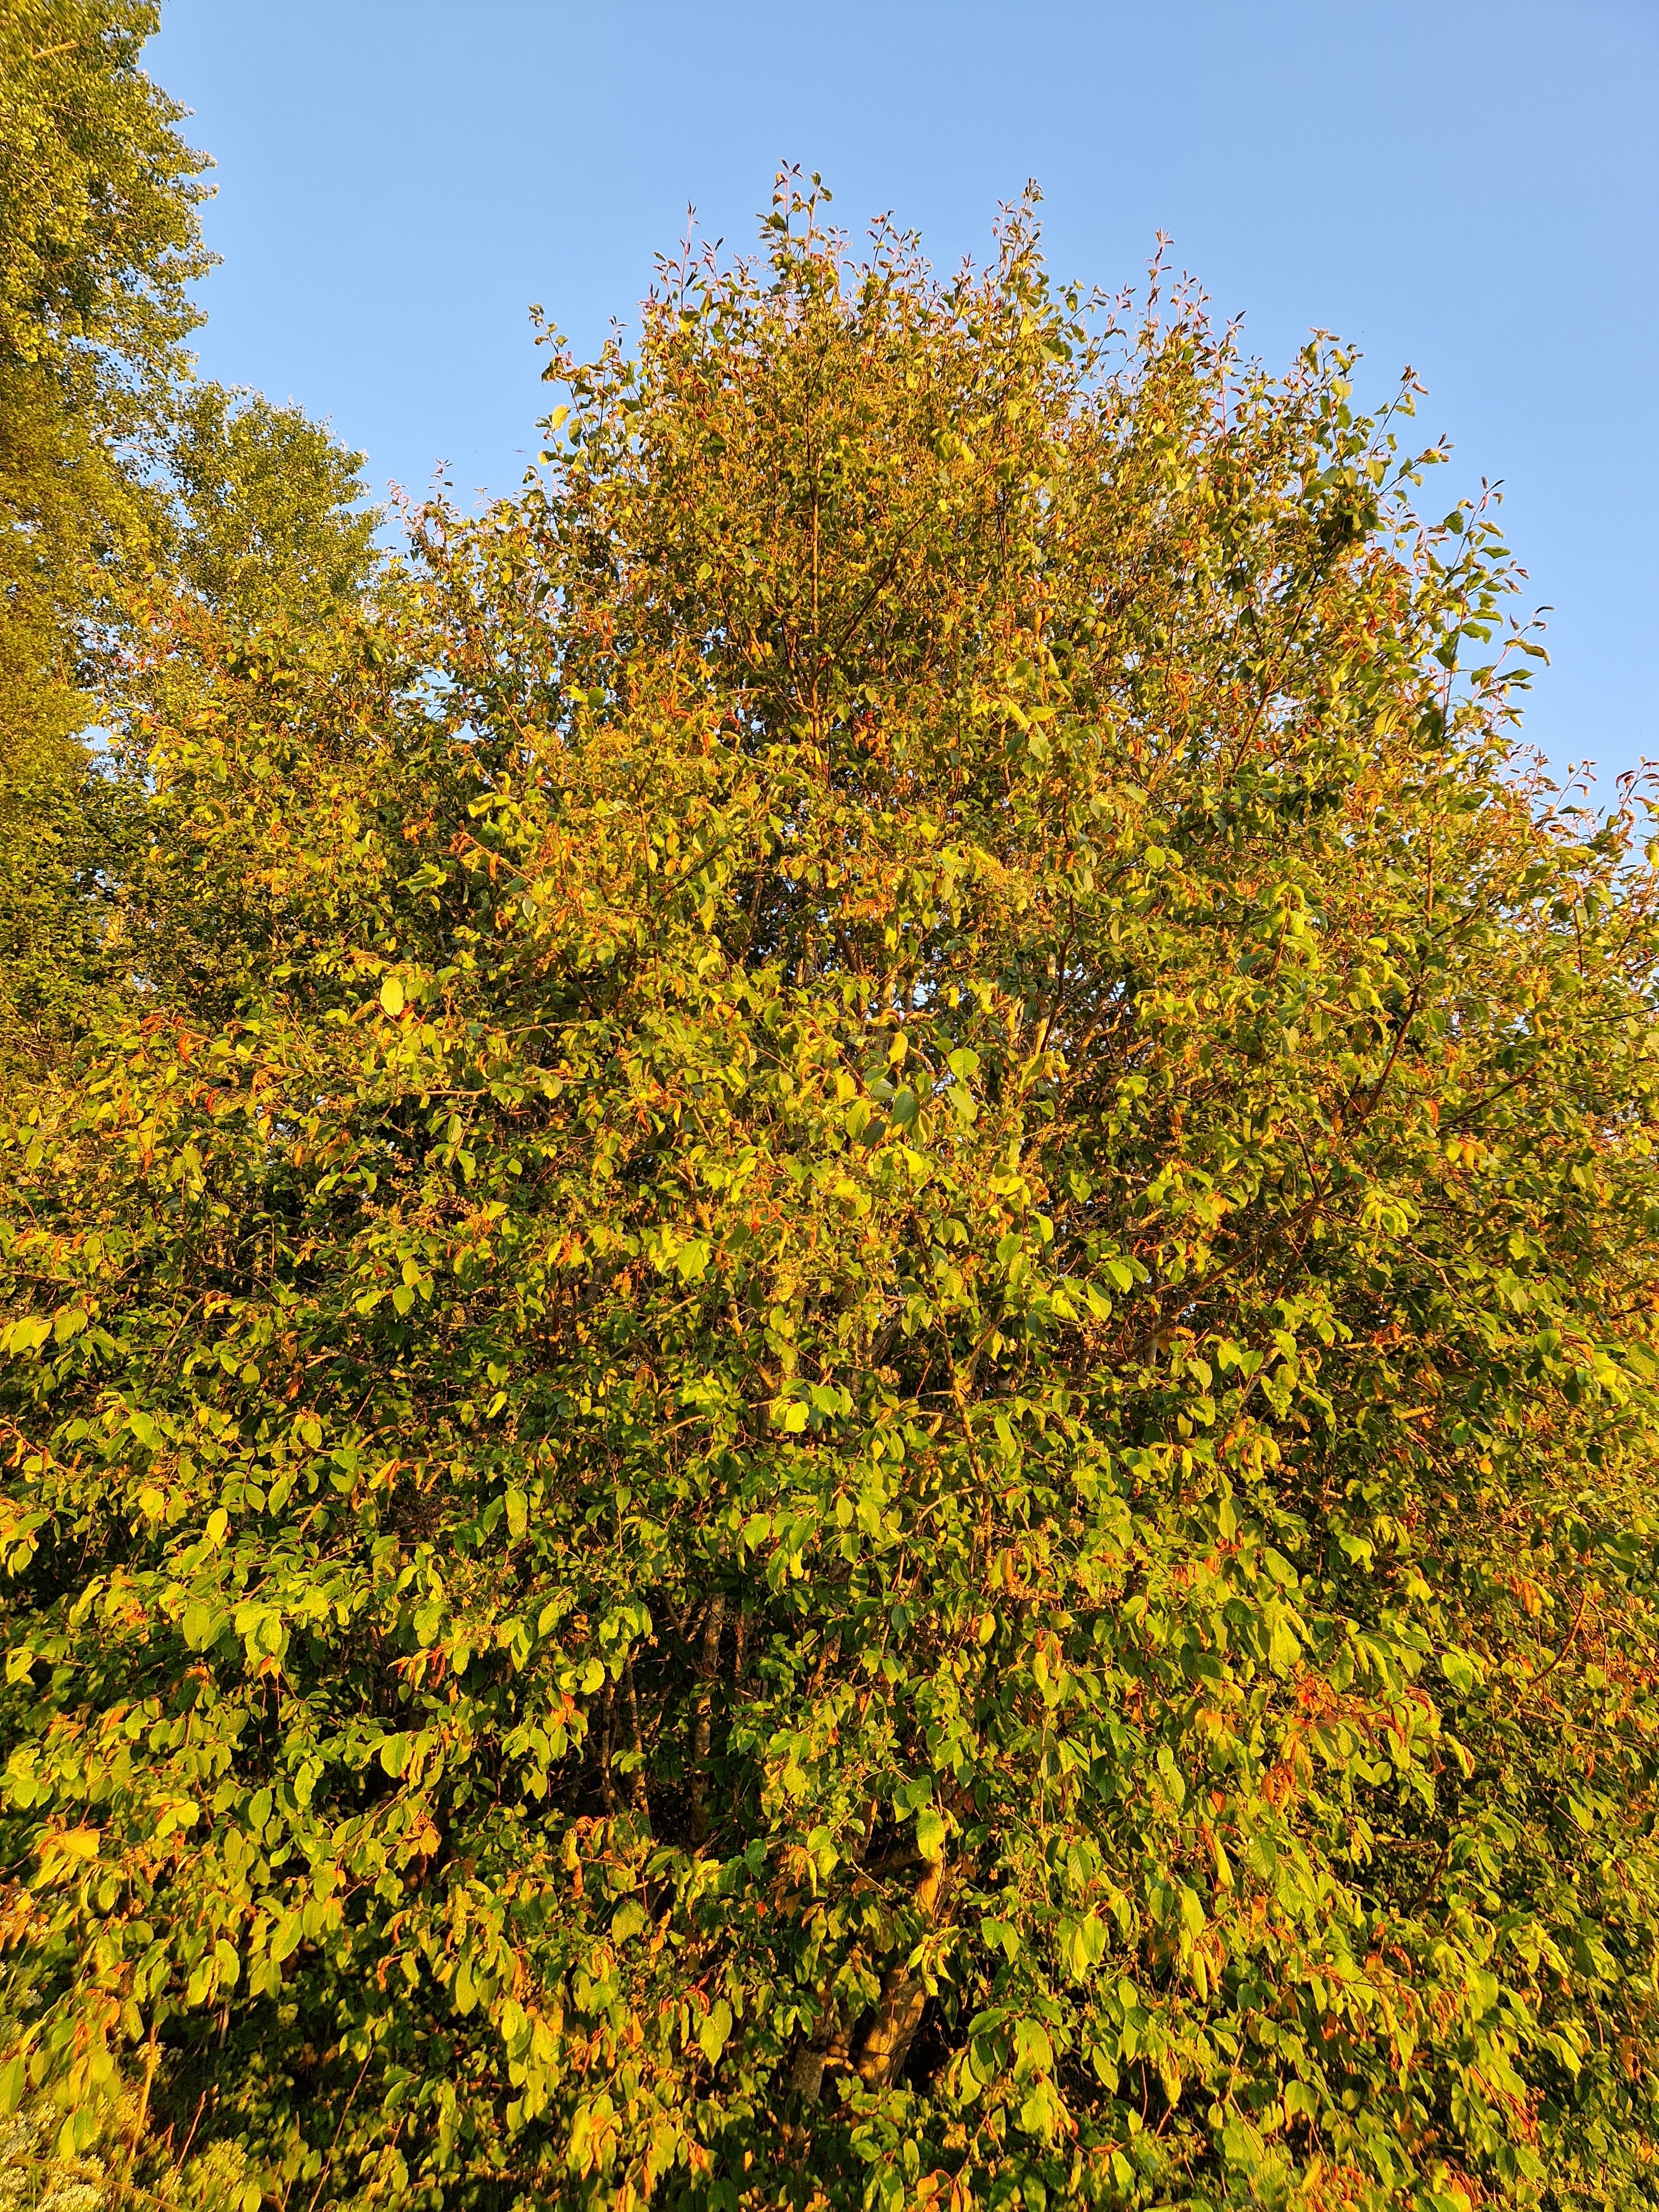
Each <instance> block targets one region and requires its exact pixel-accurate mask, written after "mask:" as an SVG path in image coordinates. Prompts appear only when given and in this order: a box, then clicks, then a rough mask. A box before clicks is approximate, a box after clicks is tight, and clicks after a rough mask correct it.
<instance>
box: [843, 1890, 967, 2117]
mask: <svg viewBox="0 0 1659 2212" xmlns="http://www.w3.org/2000/svg"><path fill="white" fill-rule="evenodd" d="M944 1887H945V1862H944V1860H943V1859H933V1860H930V1861H929V1863H928V1866H927V1872H926V1873H925V1874H924V1875H922V1877H921V1881H919V1882H918V1883H917V1885H916V1900H915V1901H916V1904H917V1905H918V1906H919V1907H920V1908H921V1916H922V1918H923V1920H924V1921H925V1922H926V1923H927V1925H928V1926H930V1927H931V1926H932V1924H933V1922H934V1920H935V1919H937V1917H938V1916H939V1896H940V1893H941V1891H942V1890H943V1888H944ZM926 2009H927V1984H926V1983H925V1982H924V1980H923V1979H922V1978H921V1975H920V1974H918V1973H913V1972H911V1970H910V1968H909V1967H908V1966H891V1967H890V1968H889V1969H888V1971H887V1973H886V1974H885V1976H884V1978H883V1980H882V1984H881V1996H880V1997H879V1999H878V2002H877V2005H876V2016H875V2019H874V2020H873V2021H872V2023H871V2025H870V2027H869V2030H868V2032H867V2033H866V2035H865V2039H864V2042H863V2044H862V2045H861V2046H860V2051H859V2056H858V2076H859V2079H860V2081H862V2082H863V2084H864V2086H865V2087H866V2089H884V2088H887V2087H890V2085H891V2084H892V2083H893V2082H894V2081H896V2080H897V2079H898V2076H899V2074H900V2072H901V2071H902V2068H903V2065H904V2062H905V2060H906V2059H907V2058H908V2057H909V2055H910V2045H911V2044H912V2043H913V2042H914V2041H915V2033H916V2030H917V2028H919V2027H921V2015H922V2014H923V2012H924V2011H925V2010H926Z"/></svg>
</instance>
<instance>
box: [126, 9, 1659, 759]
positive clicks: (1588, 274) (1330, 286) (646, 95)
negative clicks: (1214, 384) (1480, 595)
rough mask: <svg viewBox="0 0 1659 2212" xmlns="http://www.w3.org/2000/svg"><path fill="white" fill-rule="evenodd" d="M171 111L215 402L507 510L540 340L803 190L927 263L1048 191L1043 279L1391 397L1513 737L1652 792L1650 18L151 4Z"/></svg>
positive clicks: (1657, 556) (1657, 570)
mask: <svg viewBox="0 0 1659 2212" xmlns="http://www.w3.org/2000/svg"><path fill="white" fill-rule="evenodd" d="M163 12H164V27H163V30H162V33H161V38H160V39H159V40H157V41H156V42H155V45H154V46H152V48H151V49H150V52H149V67H150V69H151V72H152V74H153V75H154V76H156V77H157V78H158V80H159V81H160V82H161V83H163V84H165V85H166V86H167V88H168V89H169V90H170V91H172V92H173V94H175V95H176V96H177V97H179V99H181V100H185V102H186V103H187V104H188V105H189V106H191V108H192V109H193V110H194V111H195V116H194V119H193V121H192V123H191V125H190V126H189V129H190V131H191V135H192V136H193V137H194V139H195V141H196V143H198V144H200V145H202V146H204V147H205V148H206V149H208V150H209V151H210V152H211V153H212V154H213V155H215V156H216V160H217V162H218V168H217V172H216V184H217V187H218V196H217V197H216V200H215V201H214V202H213V204H211V206H210V208H209V210H208V211H207V232H208V237H209V240H210V244H211V245H212V246H214V247H215V249H216V251H217V252H219V253H221V254H222V256H223V266H222V268H221V269H219V270H217V271H216V273H215V274H214V276H212V277H211V278H210V280H209V282H208V283H207V285H206V286H205V288H204V295H203V303H204V306H205V307H207V309H208V311H209V314H210V320H209V323H208V325H207V328H206V329H205V330H204V331H203V333H202V334H201V337H200V339H199V340H198V346H199V350H200V353H201V356H202V360H203V364H204V368H206V369H207V370H208V371H209V372H210V374H214V375H216V376H219V377H222V378H224V379H225V380H228V381H231V382H235V383H243V384H250V385H253V386H258V387H259V388H260V389H262V390H264V391H265V392H268V393H269V394H270V396H271V397H272V398H277V399H286V398H295V399H297V400H299V401H300V402H301V404H303V405H305V406H306V407H307V408H308V409H310V410H312V411H313V412H315V413H317V414H320V415H327V416H331V419H332V422H333V424H334V427H335V428H336V430H337V432H338V433H339V435H342V436H343V437H344V438H345V439H347V440H348V441H349V442H350V443H351V444H353V445H355V446H361V447H364V448H365V449H366V450H367V452H368V457H369V472H370V477H371V480H372V481H373V482H374V483H375V484H377V485H380V484H383V483H385V482H386V480H387V479H389V478H390V479H395V480H397V481H398V482H400V483H404V484H405V485H407V486H409V487H410V488H411V489H420V488H421V487H422V486H423V485H424V484H425V483H426V482H427V481H428V477H430V475H431V472H432V470H433V466H434V465H435V462H436V461H437V460H439V459H444V460H446V461H447V462H449V463H450V464H451V465H452V473H453V479H454V483H455V487H456V490H457V492H458V493H469V492H471V490H472V489H474V488H485V487H487V488H489V489H506V488H507V487H508V486H510V485H511V484H512V483H513V482H514V481H515V480H516V478H517V477H518V475H519V472H520V469H521V468H522V465H523V463H524V460H525V459H526V457H528V456H531V455H533V453H534V449H535V446H536V443H537V440H536V435H535V429H534V423H535V419H536V416H537V414H538V412H539V411H540V410H541V409H542V408H543V406H544V391H543V387H542V386H540V385H539V383H538V368H539V360H538V356H537V354H536V352H535V350H534V349H533V347H532V343H531V339H530V334H529V329H528V324H527V320H526V307H527V306H528V304H529V303H530V302H531V301H540V302H542V303H543V304H544V306H545V307H546V308H547V310H548V313H550V316H551V317H552V318H553V319H555V320H556V322H557V323H558V324H559V325H561V326H562V328H563V329H564V330H565V331H568V333H569V334H570V335H571V336H572V337H574V339H575V340H576V341H577V342H578V343H584V344H587V345H594V344H597V343H598V341H599V338H600V337H602V336H603V334H604V331H605V328H606V326H607V325H608V323H609V321H610V319H611V318H612V317H613V316H615V317H617V318H619V319H622V320H623V322H624V323H627V322H628V321H629V319H630V318H631V315H632V311H633V307H634V303H635V301H636V300H637V299H638V297H639V295H640V294H641V292H642V291H643V290H644V289H646V287H647V283H649V280H650V274H651V263H652V256H653V253H654V252H656V251H657V250H658V249H659V248H664V247H670V246H672V245H673V244H674V243H675V241H676V240H678V237H679V236H680V234H681V233H682V230H683V228H684V216H685V209H686V206H687V204H688V202H690V203H693V204H695V205H696V209H697V210H698V216H699V220H700V222H701V224H702V228H704V229H705V230H706V231H707V232H708V234H711V235H714V236H719V235H722V234H723V235H724V236H725V237H726V238H727V239H728V240H731V241H732V243H733V244H735V245H742V246H748V245H749V244H750V242H752V240H753V235H754V228H755V215H756V211H757V210H759V209H761V208H762V207H763V206H764V205H765V204H766V202H767V200H768V197H769V188H770V182H771V178H772V175H773V173H774V171H775V167H776V166H777V164H778V162H779V161H780V160H781V159H782V158H786V157H787V158H788V159H791V160H795V161H801V162H802V163H804V164H805V166H806V167H808V168H817V169H819V170H821V171H822V172H823V175H824V177H825V179H826V181H827V182H828V183H829V185H831V187H832V188H833V190H834V191H835V195H836V210H835V211H836V214H837V215H838V216H840V217H841V219H842V221H843V222H845V223H847V224H848V226H849V227H850V228H854V230H857V229H860V228H862V227H863V224H864V222H866V220H867V218H868V217H869V216H872V215H873V214H875V213H877V212H878V211H881V210H887V209H890V210H893V212H894V213H895V215H896V216H897V217H898V218H899V219H900V220H901V221H902V222H906V223H908V224H910V225H913V226H915V227H916V228H920V229H921V232H922V234H923V238H924V242H925V244H926V245H927V247H928V249H929V251H930V252H931V253H932V254H933V258H934V259H935V260H936V262H938V263H939V264H940V265H941V266H946V265H950V264H954V263H955V262H956V261H957V259H958V258H960V257H961V255H962V254H963V253H964V252H974V253H982V252H984V250H985V249H986V246H987V243H988V239H989V233H990V226H991V222H992V220H993V217H994V213H995V210H996V207H997V204H998V203H999V202H1000V201H1004V200H1007V199H1011V198H1012V197H1016V196H1017V195H1018V192H1019V191H1020V190H1021V189H1022V187H1023V186H1024V183H1025V181H1026V179H1028V178H1033V177H1034V178H1036V179H1037V181H1038V183H1039V184H1040V185H1041V186H1042V191H1043V194H1044V220H1045V229H1046V235H1047V240H1048V251H1049V258H1050V260H1051V262H1052V264H1053V265H1054V269H1055V270H1056V273H1058V274H1059V275H1061V276H1078V277H1080V278H1082V279H1083V280H1085V282H1087V283H1096V282H1098V283H1103V284H1106V285H1108V286H1110V287H1112V288H1115V287H1116V286H1117V285H1119V284H1121V283H1123V282H1125V281H1127V280H1128V279H1130V278H1132V277H1133V276H1135V274H1136V273H1137V271H1138V270H1140V269H1141V268H1142V266H1143V265H1144V264H1145V262H1146V258H1147V257H1148V255H1149V254H1150V252H1151V251H1152V245H1153V241H1154V237H1155V234H1157V233H1158V231H1159V230H1164V231H1165V232H1168V233H1169V234H1170V235H1171V236H1172V238H1173V240H1174V255H1175V258H1176V261H1177V262H1178V263H1179V264H1181V265H1182V266H1183V267H1185V268H1188V269H1189V270H1192V271H1193V273H1194V275H1195V276H1198V277H1199V278H1200V281H1201V282H1202V283H1204V284H1205V286H1206V289H1208V290H1209V292H1210V293H1211V295H1212V299H1213V301H1214V304H1215V307H1216V308H1217V310H1218V312H1219V313H1224V314H1232V313H1237V312H1240V311H1242V312H1243V313H1244V315H1245V317H1246V331H1247V336H1248V340H1249V344H1250V346H1251V348H1252V349H1253V350H1255V351H1256V352H1258V353H1260V354H1261V356H1263V358H1264V359H1266V360H1267V362H1269V363H1282V362H1284V361H1285V360H1286V359H1287V358H1288V356H1290V354H1291V352H1292V351H1293V349H1295V347H1296V346H1297V343H1299V342H1300V341H1301V339H1302V338H1303V337H1304V335H1305V333H1306V332H1307V331H1308V330H1309V329H1310V327H1315V326H1317V327H1321V328H1324V329H1328V330H1332V331H1337V332H1339V333H1340V334H1341V335H1343V336H1345V337H1349V338H1352V339H1353V340H1354V341H1356V342H1357V343H1359V344H1360V345H1362V346H1363V347H1364V349H1365V354H1366V356H1367V359H1366V365H1365V368H1364V370H1362V373H1361V374H1362V384H1361V390H1362V392H1364V391H1369V392H1370V393H1371V394H1372V395H1373V396H1376V397H1380V396H1381V395H1382V394H1383V393H1384V392H1386V391H1387V390H1388V389H1389V388H1390V387H1391V386H1392V385H1393V382H1394V380H1395V376H1396V374H1397V373H1398V371H1399V370H1400V368H1401V367H1402V366H1403V365H1404V364H1406V363H1407V362H1409V363H1410V364H1411V365H1412V366H1413V368H1415V369H1416V370H1417V371H1418V372H1419V374H1420V375H1421V376H1422V377H1423V378H1424V379H1425V381H1426V382H1427V384H1428V386H1429V397H1428V399H1427V401H1426V403H1425V404H1424V406H1423V408H1422V410H1421V411H1420V414H1419V427H1420V428H1422V429H1423V430H1424V431H1425V433H1435V434H1437V433H1439V432H1440V431H1445V432H1446V433H1448V434H1449V435H1450V436H1451V438H1452V439H1453V440H1454V441H1455V445H1456V447H1457V452H1456V454H1455V459H1454V462H1453V465H1452V466H1451V468H1450V469H1449V470H1443V471H1437V474H1436V476H1435V477H1433V478H1432V479H1431V483H1432V486H1433V493H1432V495H1433V498H1434V501H1435V503H1436V504H1437V506H1438V505H1440V504H1441V503H1442V502H1444V503H1445V504H1447V505H1449V504H1450V503H1451V500H1452V497H1453V496H1454V495H1455V493H1457V492H1460V491H1467V490H1470V489H1474V487H1476V486H1477V485H1478V483H1479V482H1480V478H1481V477H1483V476H1485V477H1494V478H1496V477H1501V478H1502V479H1503V480H1504V484H1505V487H1506V497H1507V506H1506V509H1505V516H1506V520H1507V524H1508V527H1509V531H1510V539H1511V543H1512V544H1514V545H1515V547H1516V550H1517V552H1518V553H1519V554H1520V556H1521V557H1522V560H1523V561H1524V562H1525V563H1526V565H1527V567H1528V569H1529V571H1530V584H1529V586H1528V597H1529V599H1531V600H1532V601H1533V602H1544V601H1547V602H1550V603H1552V604H1553V607H1554V609H1555V612H1554V613H1553V616H1552V617H1550V629H1549V633H1548V639H1547V641H1548V643H1549V645H1550V647H1551V650H1552V653H1553V657H1554V665H1553V667H1552V668H1551V669H1549V670H1548V671H1545V672H1544V674H1543V675H1542V676H1541V678H1540V679H1539V681H1538V685H1537V690H1536V692H1535V695H1534V707H1533V709H1532V712H1531V714H1530V715H1529V717H1528V727H1529V730H1530V732H1531V734H1532V737H1533V738H1534V742H1536V743H1537V744H1541V746H1542V747H1543V748H1544V749H1545V750H1546V751H1547V753H1548V754H1549V756H1550V757H1551V759H1552V760H1553V762H1554V763H1557V764H1558V766H1563V765H1565V763H1567V762H1569V761H1582V760H1584V759H1591V758H1593V759H1595V761H1596V762H1597V763H1599V764H1600V768H1601V774H1602V776H1603V778H1604V779H1605V778H1606V777H1607V776H1608V775H1611V774H1613V773H1614V772H1616V771H1617V770H1619V769H1623V768H1625V767H1627V766H1630V765H1633V764H1634V763H1636V762H1637V761H1638V759H1639V758H1640V757H1644V756H1646V755H1659V685H1656V681H1655V677H1654V673H1653V668H1652V664H1653V661H1654V659H1655V648H1656V645H1659V618H1656V611H1659V457H1656V438H1655V434H1654V417H1655V414H1656V402H1659V366H1656V361H1659V356H1656V341H1659V306H1656V279H1659V0H1371V4H1370V5H1367V6H1359V5H1351V4H1348V0H1092V4H1085V0H1014V4H1012V5H1008V4H1006V0H1005V4H1003V5H1001V6H996V7H993V6H989V5H980V4H977V0H952V4H946V0H819V4H818V5H817V7H816V8H811V7H807V6H804V5H799V4H798V5H795V6H793V7H791V6H789V5H787V0H786V4H779V0H769V4H754V5H750V4H745V3H744V0H678V4H667V0H592V4H589V5H586V6H584V7H580V8H578V7H572V6H568V5H565V4H562V0H328V4H322V0H283V5H281V6H280V7H275V6H269V5H265V4H263V3H262V0H258V3H257V4H256V0H165V5H164V11H163Z"/></svg>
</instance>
